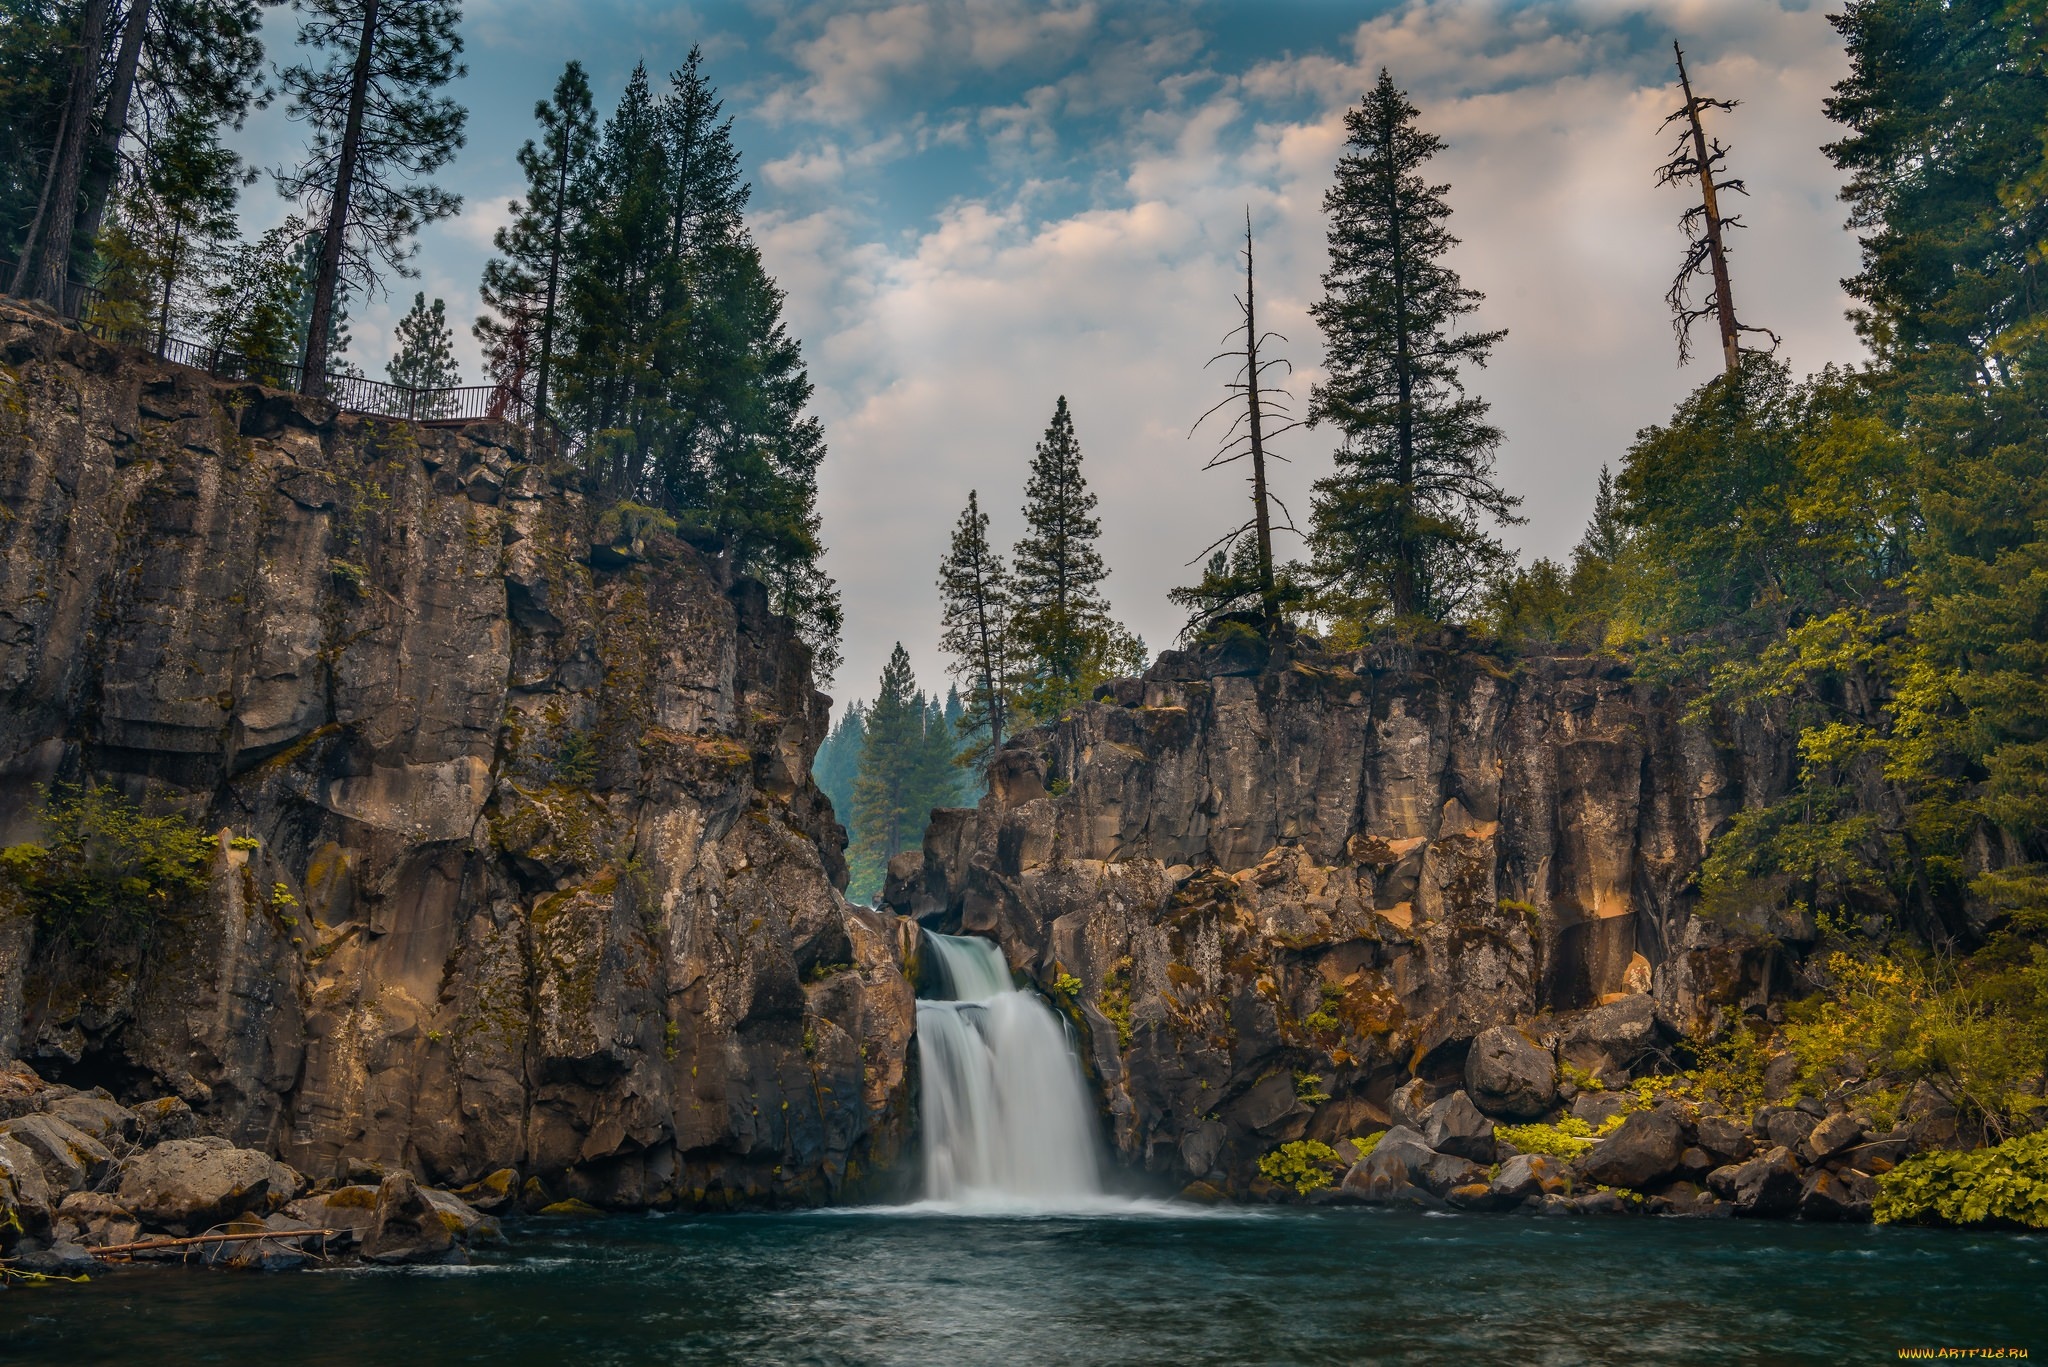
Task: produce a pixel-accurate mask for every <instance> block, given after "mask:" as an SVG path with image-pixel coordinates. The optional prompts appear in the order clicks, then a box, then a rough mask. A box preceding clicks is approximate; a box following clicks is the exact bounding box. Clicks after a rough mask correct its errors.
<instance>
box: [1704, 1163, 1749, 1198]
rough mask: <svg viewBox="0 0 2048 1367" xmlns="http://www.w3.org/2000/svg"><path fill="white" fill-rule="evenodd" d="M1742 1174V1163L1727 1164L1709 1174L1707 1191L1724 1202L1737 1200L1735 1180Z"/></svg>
mask: <svg viewBox="0 0 2048 1367" xmlns="http://www.w3.org/2000/svg"><path fill="white" fill-rule="evenodd" d="M1741 1173H1742V1165H1741V1164H1740V1163H1725V1164H1723V1165H1722V1166H1720V1167H1718V1168H1715V1169H1714V1170H1713V1171H1712V1172H1710V1173H1708V1174H1707V1190H1708V1191H1711V1192H1713V1193H1714V1195H1716V1196H1718V1197H1720V1198H1721V1199H1722V1200H1723V1201H1732V1200H1734V1199H1735V1179H1736V1178H1737V1177H1738V1176H1740V1175H1741Z"/></svg>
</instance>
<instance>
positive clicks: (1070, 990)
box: [1052, 973, 1081, 1000]
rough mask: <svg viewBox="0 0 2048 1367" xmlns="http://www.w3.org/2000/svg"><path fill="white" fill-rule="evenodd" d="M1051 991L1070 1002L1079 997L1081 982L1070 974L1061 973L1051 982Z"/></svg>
mask: <svg viewBox="0 0 2048 1367" xmlns="http://www.w3.org/2000/svg"><path fill="white" fill-rule="evenodd" d="M1052 990H1053V992H1054V993H1055V994H1057V995H1059V996H1062V997H1066V998H1068V999H1069V1000H1071V999H1073V998H1075V997H1078V996H1080V995H1081V980H1080V979H1079V978H1077V977H1075V976H1074V975H1073V974H1071V973H1062V974H1060V975H1059V976H1058V977H1057V978H1054V979H1053V980H1052Z"/></svg>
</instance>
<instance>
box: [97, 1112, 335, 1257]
mask: <svg viewBox="0 0 2048 1367" xmlns="http://www.w3.org/2000/svg"><path fill="white" fill-rule="evenodd" d="M303 1185H304V1182H303V1180H302V1179H301V1178H300V1177H299V1175H298V1174H297V1173H296V1172H293V1171H292V1170H291V1169H290V1168H289V1167H286V1166H285V1165H284V1164H283V1163H280V1162H278V1161H277V1160H276V1159H273V1158H271V1157H269V1156H268V1155H266V1154H261V1153H258V1152H256V1151H255V1150H254V1149H238V1148H236V1147H235V1146H234V1145H232V1144H230V1143H228V1141H227V1140H225V1139H221V1138H218V1137H213V1136H207V1137H203V1138H199V1139H173V1140H168V1141H166V1142H165V1143H162V1144H159V1145H157V1146H156V1147H155V1148H153V1149H150V1150H148V1151H146V1152H144V1153H140V1154H137V1155H136V1156H134V1157H133V1158H129V1159H127V1160H125V1161H124V1162H123V1163H122V1164H121V1184H120V1189H119V1191H118V1192H117V1193H116V1195H117V1198H118V1199H119V1201H120V1202H121V1204H122V1205H123V1206H126V1207H127V1208H128V1209H130V1210H132V1211H134V1212H135V1213H136V1214H137V1215H138V1216H140V1217H141V1219H142V1221H143V1223H144V1224H145V1225H148V1226H149V1227H151V1228H153V1229H165V1230H168V1231H170V1232H171V1233H173V1234H197V1233H199V1232H201V1231H203V1230H205V1229H207V1228H209V1227H211V1226H213V1225H216V1224H219V1223H221V1222H223V1221H225V1220H231V1219H233V1218H234V1217H235V1216H237V1215H243V1214H248V1213H252V1212H253V1213H255V1214H258V1215H262V1214H267V1213H269V1212H270V1211H272V1210H274V1209H276V1208H277V1207H279V1206H282V1205H283V1204H285V1203H286V1202H287V1201H290V1200H291V1199H292V1198H293V1197H294V1196H296V1195H298V1193H299V1188H300V1187H301V1186H303Z"/></svg>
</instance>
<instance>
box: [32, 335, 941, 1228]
mask: <svg viewBox="0 0 2048 1367" xmlns="http://www.w3.org/2000/svg"><path fill="white" fill-rule="evenodd" d="M827 710H828V700H827V699H825V698H824V697H823V696H822V695H820V694H819V693H817V692H816V691H815V690H814V689H813V687H812V683H811V676H810V668H809V655H808V652H807V650H806V649H805V647H804V646H803V645H802V644H801V643H800V642H799V641H798V640H797V638H796V637H795V635H794V634H793V632H792V630H791V628H790V626H789V624H788V623H787V622H786V621H784V620H783V619H781V618H779V617H777V616H775V615H774V614H772V613H771V612H770V611H769V608H768V602H767V598H766V595H765V593H764V591H763V590H762V589H761V587H760V586H759V585H758V584H756V583H754V582H752V581H751V580H748V579H745V578H740V577H736V576H735V575H734V574H733V573H732V571H731V569H730V567H729V566H728V565H727V564H726V563H725V562H724V561H723V559H722V558H721V557H720V556H719V555H717V554H715V553H714V552H713V551H711V550H708V549H705V548H702V547H699V546H695V545H692V544H690V543H688V542H687V541H685V540H681V539H678V538H677V537H676V536H674V535H670V534H668V533H666V532H664V531H663V530H662V529H661V525H660V524H659V522H658V521H656V520H655V519H653V518H651V517H649V516H647V515H645V513H644V510H635V509H632V508H631V507H625V508H618V507H608V506H607V505H605V504H604V503H602V502H600V501H598V500H596V499H594V498H592V497H590V496H588V495H587V494H586V493H585V492H584V490H583V488H582V486H581V482H580V480H579V478H578V477H577V476H576V475H575V473H574V472H573V471H570V470H568V469H565V468H556V467H555V466H552V465H550V464H549V462H547V461H546V460H544V459H535V458H532V457H530V455H529V453H528V451H527V450H526V447H525V445H524V442H523V439H522V438H521V436H520V434H518V433H516V432H514V431H512V430H510V429H508V428H506V427H503V426H501V425H496V424H490V423H480V424H472V425H469V426H466V427H435V426H420V425H413V424H405V423H394V422H385V421H380V420H373V419H364V418H358V417H354V416H350V415H345V414H339V413H337V412H336V411H335V409H333V408H332V407H331V406H329V405H326V404H323V403H320V402H317V401H311V400H305V399H301V398H298V397H295V396H292V395H288V394H281V393H277V392H274V391H269V390H265V389H261V388H258V387H256V386H253V385H226V384H220V383H216V382H214V381H212V380H210V379H209V378H208V377H207V376H205V375H203V374H201V373H200V372H197V371H194V370H190V369H186V368H182V367H178V366H173V365H168V364H164V363H161V362H157V361H155V360H153V359H150V358H148V357H146V356H143V355H140V354H138V353H133V352H126V351H122V350H120V349H117V348H110V347H107V346H103V345H101V344H99V343H97V342H95V341H93V340H91V339H90V338H87V337H85V336H83V335H81V334H79V333H78V332H76V331H73V330H70V329H67V328H64V327H61V326H58V325H57V324H55V323H54V322H52V321H50V320H48V319H47V318H44V317H41V316H39V315H37V314H34V313H31V312H27V311H24V310H20V309H16V308H14V307H12V306H6V305H0V835H4V838H5V840H7V841H10V842H11V841H21V840H27V839H32V838H34V837H35V836H36V834H37V829H36V825H35V821H34V811H35V809H36V802H37V790H38V787H39V785H46V784H51V783H79V782H98V783H103V784H108V785H112V786H114V787H116V788H118V789H119V790H121V791H122V792H124V793H125V794H127V796H128V797H129V798H130V799H132V800H134V801H136V802H138V803H140V804H142V805H143V806H144V807H145V808H146V809H148V810H151V811H156V812H169V813H176V814H179V815H182V816H183V817H185V818H186V819H188V820H189V821H191V822H192V823H194V824H196V825H198V826H199V827H201V828H202V829H204V830H205V831H207V832H209V833H213V832H217V833H218V850H217V853H216V855H215V857H214V859H213V862H212V870H211V874H210V879H211V882H210V886H209V888H208V890H207V891H206V892H205V893H204V894H203V895H201V896H199V897H196V898H193V899H191V900H190V901H189V903H188V904H186V905H182V906H180V907H178V908H176V909H175V911H174V913H173V914H171V915H170V916H168V917H163V918H158V919H157V920H156V921H155V922H153V923H152V924H150V925H149V926H148V927H147V928H146V933H139V934H137V935H135V936H133V937H127V938H118V937H116V938H109V939H102V940H100V941H98V942H95V943H89V944H83V945H81V944H78V943H74V942H73V940H72V939H71V938H69V937H67V936H66V935H64V934H63V933H61V930H59V929H58V928H55V927H52V926H49V925H39V924H38V922H37V920H36V918H35V917H34V916H32V915H31V914H30V913H29V912H28V911H26V910H25V909H23V908H21V907H19V906H15V905H7V906H0V1058H5V1057H6V1056H8V1055H11V1054H18V1055H19V1056H20V1057H22V1058H23V1059H25V1060H27V1061H29V1062H30V1063H32V1064H33V1065H34V1066H35V1068H36V1069H37V1070H39V1071H40V1072H42V1073H43V1074H44V1075H45V1076H47V1077H50V1078H54V1079H56V1080H57V1081H59V1082H63V1083H69V1084H75V1085H77V1086H80V1087H91V1086H93V1085H97V1084H103V1085H105V1086H106V1087H107V1088H109V1089H110V1090H111V1091H112V1092H113V1093H114V1095H115V1096H116V1097H118V1098H119V1099H121V1100H124V1101H135V1100H138V1099H141V1098H149V1097H160V1098H165V1099H166V1101H167V1102H168V1108H165V1107H162V1106H160V1107H159V1110H160V1112H161V1114H159V1115H156V1116H154V1118H152V1116H151V1115H150V1114H144V1113H141V1112H138V1113H137V1118H136V1120H135V1122H134V1123H136V1124H137V1125H138V1126H142V1127H152V1126H168V1127H169V1128H168V1129H165V1130H163V1131H162V1133H161V1134H156V1135H155V1136H154V1137H170V1136H172V1135H174V1134H175V1133H178V1132H179V1131H180V1130H181V1128H182V1127H185V1126H187V1125H190V1126H192V1127H194V1128H196V1129H198V1130H200V1131H203V1132H208V1133H212V1134H217V1135H219V1136H221V1137H223V1138H225V1139H227V1140H229V1141H231V1142H233V1143H234V1144H236V1145H239V1146H244V1147H247V1148H252V1149H258V1150H261V1151H263V1152H264V1153H267V1154H270V1155H274V1156H275V1157H277V1158H278V1159H281V1160H282V1161H283V1162H284V1163H287V1164H289V1165H290V1166H291V1167H292V1168H293V1169H296V1170H297V1171H298V1172H301V1173H304V1174H306V1175H307V1176H308V1177H309V1178H314V1179H330V1180H346V1179H348V1178H350V1177H351V1176H352V1175H354V1174H357V1173H371V1174H375V1173H381V1172H384V1171H392V1170H397V1169H401V1168H403V1169H407V1170H410V1171H412V1172H414V1173H417V1174H418V1175H419V1176H420V1177H421V1178H422V1179H423V1180H426V1181H430V1182H437V1183H442V1184H447V1185H455V1184H460V1183H464V1182H473V1181H476V1180H477V1179H479V1178H482V1177H484V1176H485V1175H486V1174H489V1173H492V1172H494V1171H497V1170H500V1169H505V1168H511V1169H516V1170H517V1172H518V1173H519V1174H520V1177H521V1180H522V1182H528V1181H532V1182H538V1183H539V1184H540V1185H541V1187H542V1188H544V1189H545V1190H546V1191H547V1192H548V1193H549V1194H550V1195H551V1196H552V1197H553V1198H555V1199H562V1198H575V1199H582V1200H588V1201H590V1202H593V1203H595V1204H598V1205H600V1206H630V1205H640V1204H652V1203H664V1202H670V1201H675V1202H680V1203H683V1204H695V1205H726V1204H731V1203H734V1202H742V1201H769V1202H812V1201H820V1200H826V1199H830V1198H833V1197H835V1196H838V1195H841V1194H843V1193H845V1192H847V1191H849V1190H850V1189H852V1188H853V1186H854V1185H855V1184H856V1183H857V1181H858V1179H859V1178H860V1176H861V1175H862V1174H863V1173H864V1172H866V1171H870V1170H872V1169H873V1168H875V1167H876V1166H878V1165H886V1164H887V1163H888V1162H889V1161H891V1159H892V1158H893V1156H894V1155H895V1154H896V1152H897V1150H898V1148H899V1146H900V1144H901V1142H902V1140H903V1137H904V1136H903V1130H904V1126H905V1123H906V1103H907V1092H908V1086H907V1076H906V1069H905V1056H906V1051H907V1048H908V1044H909V1038H910V1034H911V1031H912V1027H913V1020H914V1015H913V1009H912V993H911V990H910V987H909V986H908V984H907V983H906V981H905V979H904V977H903V974H902V972H901V970H900V967H899V960H900V957H901V956H900V951H899V947H898V942H897V938H898V937H897V935H896V933H895V931H894V929H893V927H892V925H891V924H890V918H886V917H881V916H876V915H873V914H871V913H867V912H864V911H860V910H856V909H854V908H851V907H849V906H848V905H847V904H846V903H845V901H844V899H843V898H842V897H841V895H840V892H839V890H838V889H839V887H840V886H843V883H844V872H843V861H842V858H841V851H842V849H843V846H844V835H843V832H841V830H840V829H839V827H838V826H837V825H836V823H835V822H834V820H833V816H832V813H831V810H830V807H829V804H827V803H826V802H825V800H824V799H823V797H822V795H821V794H820V793H819V792H818V790H817V788H816V787H815V785H814V784H813V783H812V782H811V779H810V776H809V768H810V761H811V757H812V754H813V752H814V750H815V748H816V746H817V744H818V742H819V740H820V739H821V737H822V735H823V731H824V727H825V724H826V719H827ZM7 1104H8V1102H7V1098H6V1097H5V1096H4V1095H0V1112H4V1110H5V1107H6V1105H7ZM188 1108H189V1114H186V1112H187V1109H188ZM181 1116H182V1117H183V1118H182V1119H181ZM67 1123H73V1124H75V1123H76V1122H75V1121H72V1122H67ZM187 1132H189V1131H187ZM10 1152H11V1150H10Z"/></svg>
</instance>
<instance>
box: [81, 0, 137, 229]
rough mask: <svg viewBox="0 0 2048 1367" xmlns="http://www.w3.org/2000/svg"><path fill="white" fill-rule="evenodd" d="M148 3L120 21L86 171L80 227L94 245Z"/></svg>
mask: <svg viewBox="0 0 2048 1367" xmlns="http://www.w3.org/2000/svg"><path fill="white" fill-rule="evenodd" d="M150 3H151V0H131V3H130V4H129V6H128V14H127V16H126V17H125V18H123V19H122V21H121V52H120V55H119V56H118V57H117V58H116V59H115V61H114V83H113V86H112V88H111V89H109V90H108V92H107V115H106V118H104V119H103V120H101V122H100V145H99V151H98V153H97V154H96V155H95V156H94V157H93V162H92V165H91V166H90V167H89V168H87V171H86V178H85V219H84V222H83V223H82V224H81V225H80V227H81V230H82V236H84V238H85V240H86V241H88V242H97V241H98V240H99V236H100V225H101V224H102V223H104V222H105V221H106V217H107V199H108V197H109V196H110V195H111V194H112V193H113V189H114V175H115V172H116V171H118V170H119V169H120V165H121V139H122V138H124V137H126V136H127V135H128V102H129V100H130V99H131V98H132V97H133V96H134V93H135V68H136V65H137V64H138V63H139V62H140V61H141V60H142V39H143V35H144V34H145V32H146V31H147V30H148V28H149V9H150Z"/></svg>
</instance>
